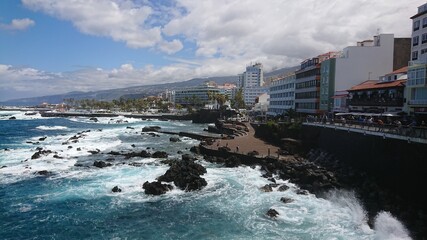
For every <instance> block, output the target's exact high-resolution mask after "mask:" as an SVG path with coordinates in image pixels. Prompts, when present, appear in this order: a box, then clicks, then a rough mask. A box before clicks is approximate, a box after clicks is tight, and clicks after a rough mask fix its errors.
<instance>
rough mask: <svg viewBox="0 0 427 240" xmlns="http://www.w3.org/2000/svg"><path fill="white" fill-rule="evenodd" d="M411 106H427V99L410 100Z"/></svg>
mask: <svg viewBox="0 0 427 240" xmlns="http://www.w3.org/2000/svg"><path fill="white" fill-rule="evenodd" d="M408 104H409V105H427V99H417V100H409V101H408Z"/></svg>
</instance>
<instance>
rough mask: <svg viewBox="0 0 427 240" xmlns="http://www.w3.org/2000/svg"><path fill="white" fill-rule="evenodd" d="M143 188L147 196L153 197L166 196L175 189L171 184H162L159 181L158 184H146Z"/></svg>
mask: <svg viewBox="0 0 427 240" xmlns="http://www.w3.org/2000/svg"><path fill="white" fill-rule="evenodd" d="M142 188H143V189H145V191H144V192H145V194H151V195H161V194H165V193H166V192H167V191H170V190H172V189H173V187H172V185H170V184H162V183H161V182H159V181H156V182H151V183H150V182H148V181H147V182H145V183H144V185H142Z"/></svg>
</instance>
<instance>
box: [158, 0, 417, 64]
mask: <svg viewBox="0 0 427 240" xmlns="http://www.w3.org/2000/svg"><path fill="white" fill-rule="evenodd" d="M178 2H179V4H180V5H181V6H182V7H183V8H185V9H186V10H187V14H185V15H181V16H177V17H175V18H174V19H172V20H171V21H170V22H169V23H168V24H166V25H165V26H164V28H163V32H164V33H165V34H166V35H169V36H175V35H181V34H182V35H184V36H185V37H186V38H187V39H188V40H191V41H194V42H195V43H196V45H197V50H196V55H197V56H199V57H214V56H223V57H227V58H231V59H234V58H246V59H248V60H249V59H253V58H261V59H262V58H267V59H278V62H277V63H276V65H279V66H280V64H284V65H287V66H289V65H291V64H295V63H298V62H299V61H301V60H303V59H305V58H308V57H313V56H316V55H317V54H321V53H324V52H328V51H333V50H340V49H342V48H344V47H346V46H348V45H354V44H355V43H356V41H360V40H365V39H371V38H372V37H373V35H376V34H377V29H381V32H383V33H394V34H395V35H396V36H400V37H410V31H411V22H410V19H409V17H410V16H412V15H414V14H415V13H416V10H417V9H416V7H417V6H419V5H421V4H423V3H424V2H423V1H421V0H409V1H401V2H399V1H396V2H393V4H390V1H387V0H376V1H366V0H353V1H343V0H332V1H327V2H322V1H315V0H300V1H292V0H269V1H258V0H245V1H229V0H215V1H214V0H206V1H192V0H178ZM248 60H247V61H248ZM264 65H265V66H266V67H267V68H269V65H268V64H264Z"/></svg>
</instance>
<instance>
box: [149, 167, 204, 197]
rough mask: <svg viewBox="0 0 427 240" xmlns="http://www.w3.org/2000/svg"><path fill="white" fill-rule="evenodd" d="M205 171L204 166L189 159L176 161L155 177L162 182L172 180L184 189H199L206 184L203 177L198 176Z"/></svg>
mask: <svg viewBox="0 0 427 240" xmlns="http://www.w3.org/2000/svg"><path fill="white" fill-rule="evenodd" d="M205 173H206V168H205V167H203V166H202V165H200V164H198V163H195V162H193V161H191V160H184V159H183V160H181V161H176V162H174V163H173V164H172V166H171V167H170V168H169V169H168V170H167V171H166V173H165V174H164V175H162V176H160V177H158V178H157V180H158V181H162V182H173V183H174V184H175V185H176V186H177V187H178V188H180V189H181V190H185V191H194V190H200V189H202V188H203V187H204V186H206V185H207V182H206V180H205V179H204V178H202V177H200V175H203V174H205Z"/></svg>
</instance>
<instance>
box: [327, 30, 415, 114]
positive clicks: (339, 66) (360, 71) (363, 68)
mask: <svg viewBox="0 0 427 240" xmlns="http://www.w3.org/2000/svg"><path fill="white" fill-rule="evenodd" d="M410 42H411V39H410V38H394V35H393V34H380V35H378V36H374V38H373V40H365V41H362V42H358V43H357V45H356V46H349V47H346V48H344V49H343V50H342V51H341V52H339V54H337V53H330V55H331V56H330V58H329V59H327V60H325V61H323V62H322V63H321V70H320V72H321V74H320V75H321V77H320V78H321V83H320V104H319V109H320V111H321V112H325V111H331V110H332V109H331V108H332V106H333V101H334V99H333V98H332V96H334V93H335V92H336V91H342V90H346V89H349V88H351V87H352V86H354V85H356V84H359V83H361V82H362V81H364V80H372V79H379V77H380V76H384V75H385V74H387V73H390V72H393V71H395V70H397V69H400V68H402V67H405V66H407V64H406V62H407V61H409V54H410Z"/></svg>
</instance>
